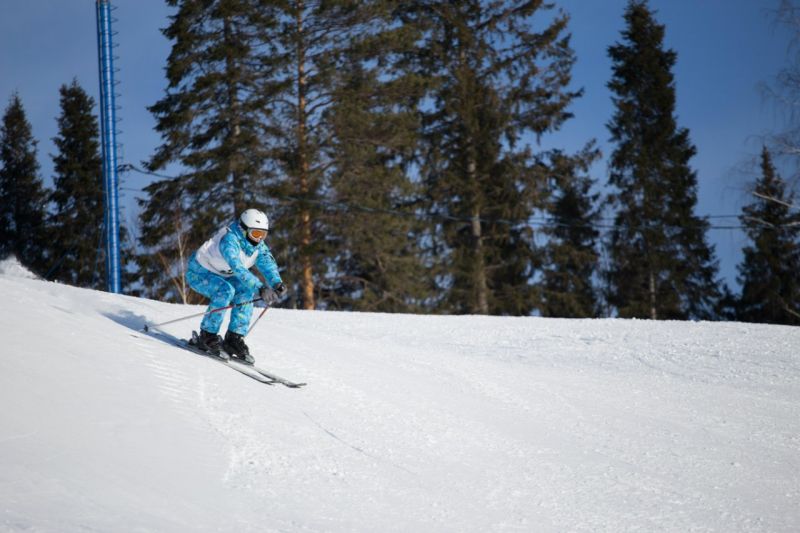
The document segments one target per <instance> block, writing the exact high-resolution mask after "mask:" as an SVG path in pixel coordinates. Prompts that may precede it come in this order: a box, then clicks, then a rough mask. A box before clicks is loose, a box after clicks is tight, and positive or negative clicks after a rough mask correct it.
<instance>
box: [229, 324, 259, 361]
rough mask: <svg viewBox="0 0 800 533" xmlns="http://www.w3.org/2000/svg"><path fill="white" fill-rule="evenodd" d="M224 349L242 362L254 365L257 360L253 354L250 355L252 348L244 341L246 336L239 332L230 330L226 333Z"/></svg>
mask: <svg viewBox="0 0 800 533" xmlns="http://www.w3.org/2000/svg"><path fill="white" fill-rule="evenodd" d="M222 349H223V350H225V351H226V352H228V353H229V354H230V355H231V357H233V358H234V359H236V360H238V361H241V362H242V363H245V364H248V365H252V364H253V363H255V362H256V360H255V359H253V356H252V355H250V349H249V348H248V347H247V345H246V344H245V343H244V337H243V336H242V335H239V334H238V333H234V332H232V331H228V332H227V333H226V334H225V340H224V341H222Z"/></svg>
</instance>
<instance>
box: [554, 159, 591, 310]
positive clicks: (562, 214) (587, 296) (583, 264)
mask: <svg viewBox="0 0 800 533" xmlns="http://www.w3.org/2000/svg"><path fill="white" fill-rule="evenodd" d="M599 155H600V154H599V151H597V150H596V149H594V148H593V147H592V146H591V145H590V146H587V148H586V149H585V150H584V152H583V153H582V154H581V157H579V158H570V157H566V156H563V155H560V154H558V155H557V157H555V161H554V164H553V167H554V169H556V172H554V179H555V180H556V181H557V183H556V187H555V188H556V190H557V193H556V194H555V195H554V197H553V198H552V199H551V201H550V207H549V209H548V211H549V212H550V216H551V217H552V222H551V223H550V225H549V227H548V228H547V231H546V233H547V235H548V237H549V240H548V243H547V245H546V246H545V249H544V251H545V257H546V259H545V265H544V268H543V273H542V282H541V290H542V305H541V312H542V315H543V316H552V317H564V318H589V317H595V316H598V315H599V312H600V309H599V302H598V298H597V294H596V291H595V288H594V280H593V278H594V275H595V273H596V271H597V267H598V259H599V254H598V251H597V241H598V238H599V236H600V232H599V231H598V230H597V228H596V227H595V225H596V223H597V219H598V215H599V212H598V210H597V207H596V205H595V204H596V202H597V198H598V197H599V194H597V193H592V192H591V189H592V186H593V184H594V182H593V180H592V179H591V178H590V177H588V176H585V175H581V173H585V172H587V170H588V168H589V166H590V165H591V163H592V162H593V161H595V160H596V159H597V158H598V157H599Z"/></svg>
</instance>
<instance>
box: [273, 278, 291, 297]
mask: <svg viewBox="0 0 800 533" xmlns="http://www.w3.org/2000/svg"><path fill="white" fill-rule="evenodd" d="M272 289H273V290H274V291H275V294H276V295H277V296H278V298H283V297H284V296H286V293H287V292H289V289H287V288H286V285H284V284H283V282H282V281H279V282H278V284H277V285H275V286H274V287H273V288H272Z"/></svg>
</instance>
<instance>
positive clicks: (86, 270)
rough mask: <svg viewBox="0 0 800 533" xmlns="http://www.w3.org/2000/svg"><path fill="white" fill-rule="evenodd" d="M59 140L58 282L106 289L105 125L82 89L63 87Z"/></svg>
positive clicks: (56, 168) (55, 180)
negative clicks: (102, 139)
mask: <svg viewBox="0 0 800 533" xmlns="http://www.w3.org/2000/svg"><path fill="white" fill-rule="evenodd" d="M59 93H60V102H61V115H60V116H59V117H58V136H57V137H55V138H54V139H53V142H54V143H55V145H56V148H57V149H58V153H57V154H56V155H54V156H52V157H53V164H54V171H55V176H54V178H53V185H54V190H53V193H52V195H51V201H52V203H53V205H54V213H53V215H52V225H53V232H54V234H55V235H57V236H58V238H57V239H53V240H52V241H51V242H50V248H51V255H52V257H53V258H54V260H55V261H56V263H57V264H56V265H54V266H53V267H52V276H53V277H54V279H57V280H59V281H62V282H64V283H69V284H71V285H77V286H81V287H90V288H95V289H99V288H104V287H105V275H104V265H105V263H104V258H103V255H104V253H103V251H102V247H101V243H102V238H103V178H102V161H101V159H100V143H99V127H98V124H97V118H96V117H95V115H94V114H93V113H92V109H93V108H94V100H93V99H92V97H91V96H89V95H88V94H86V91H84V90H83V88H82V87H81V86H80V85H78V82H77V81H76V80H73V82H72V84H71V85H69V86H67V85H62V86H61V88H60V90H59Z"/></svg>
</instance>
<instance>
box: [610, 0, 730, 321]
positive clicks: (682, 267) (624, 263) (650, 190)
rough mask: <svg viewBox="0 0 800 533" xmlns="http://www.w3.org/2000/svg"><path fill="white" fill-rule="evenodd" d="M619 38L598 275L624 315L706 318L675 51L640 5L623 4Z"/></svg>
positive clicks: (706, 254) (711, 276)
mask: <svg viewBox="0 0 800 533" xmlns="http://www.w3.org/2000/svg"><path fill="white" fill-rule="evenodd" d="M625 22H626V28H625V30H624V31H623V33H622V36H623V41H622V42H620V43H616V44H614V45H613V46H611V47H609V49H608V53H609V56H610V57H611V60H612V62H613V77H612V79H611V81H610V82H609V84H608V86H609V88H610V89H611V91H612V92H613V93H614V97H613V100H614V104H615V106H616V112H615V114H614V117H613V119H612V120H611V122H610V123H609V125H608V128H609V131H610V132H611V141H612V142H613V143H615V145H616V148H615V149H614V152H613V153H612V155H611V160H610V178H609V185H610V186H611V187H612V190H613V192H612V193H611V194H610V196H609V199H608V200H609V204H610V205H611V206H612V207H613V208H615V209H616V214H615V221H614V229H613V230H612V231H611V232H610V239H609V257H610V265H609V269H608V271H607V272H606V273H605V275H606V279H607V283H608V286H607V291H608V295H607V297H608V302H609V303H610V304H611V305H612V306H613V307H615V308H616V310H617V313H618V314H619V316H621V317H639V318H652V319H687V318H710V317H712V316H713V310H714V308H715V305H716V300H717V299H718V298H719V288H718V284H717V281H716V279H715V278H716V273H717V262H716V259H715V257H714V251H713V248H712V247H711V246H710V245H709V244H707V242H706V231H707V229H708V221H707V220H706V219H704V218H702V217H698V216H696V215H695V214H694V208H695V206H696V204H697V176H696V174H695V172H694V171H693V170H692V169H691V167H690V165H689V161H690V160H691V158H692V157H693V156H694V155H695V152H696V150H695V147H694V146H693V145H692V144H691V142H690V140H689V132H688V130H687V129H685V128H680V127H678V125H677V123H676V119H675V81H674V78H673V75H672V68H673V67H674V65H675V61H676V54H675V52H674V51H672V50H665V49H664V45H663V40H664V26H663V25H661V24H658V23H657V22H656V21H655V19H654V17H653V13H652V12H651V11H650V9H649V8H648V6H647V3H646V2H644V1H639V0H632V1H631V2H629V4H628V6H627V8H626V10H625Z"/></svg>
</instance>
